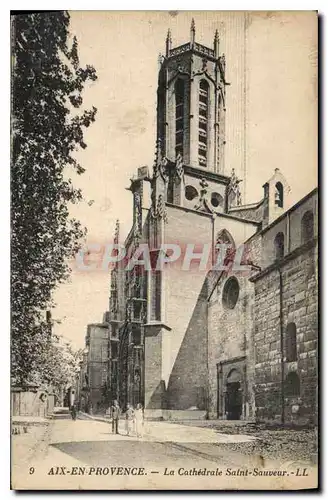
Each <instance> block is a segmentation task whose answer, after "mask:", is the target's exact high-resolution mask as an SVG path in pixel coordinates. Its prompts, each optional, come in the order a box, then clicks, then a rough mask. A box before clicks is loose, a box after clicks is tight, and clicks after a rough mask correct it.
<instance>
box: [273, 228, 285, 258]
mask: <svg viewBox="0 0 328 500" xmlns="http://www.w3.org/2000/svg"><path fill="white" fill-rule="evenodd" d="M284 241H285V237H284V233H278V234H277V236H276V237H275V239H274V249H275V258H276V260H280V259H282V258H283V257H284V253H285V244H284Z"/></svg>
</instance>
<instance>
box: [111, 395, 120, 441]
mask: <svg viewBox="0 0 328 500" xmlns="http://www.w3.org/2000/svg"><path fill="white" fill-rule="evenodd" d="M120 415H121V408H120V405H119V404H118V401H117V400H116V399H115V401H114V403H113V405H112V407H111V415H110V416H111V419H112V433H113V434H114V433H115V434H119V432H118V421H119V418H120Z"/></svg>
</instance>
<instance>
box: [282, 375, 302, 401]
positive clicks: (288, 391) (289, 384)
mask: <svg viewBox="0 0 328 500" xmlns="http://www.w3.org/2000/svg"><path fill="white" fill-rule="evenodd" d="M300 390H301V387H300V379H299V376H298V375H297V373H295V372H290V373H288V375H287V377H286V379H285V396H299V395H300Z"/></svg>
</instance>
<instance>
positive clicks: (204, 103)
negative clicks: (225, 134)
mask: <svg viewBox="0 0 328 500" xmlns="http://www.w3.org/2000/svg"><path fill="white" fill-rule="evenodd" d="M208 102H209V85H208V83H207V81H206V80H201V82H200V84H199V112H198V161H199V165H200V166H201V167H206V166H207V127H208Z"/></svg>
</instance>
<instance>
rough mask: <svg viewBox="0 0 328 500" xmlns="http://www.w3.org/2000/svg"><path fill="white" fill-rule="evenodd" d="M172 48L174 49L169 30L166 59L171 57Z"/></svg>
mask: <svg viewBox="0 0 328 500" xmlns="http://www.w3.org/2000/svg"><path fill="white" fill-rule="evenodd" d="M171 48H172V38H171V30H170V29H168V31H167V36H166V57H168V56H169V55H170V50H171Z"/></svg>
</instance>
